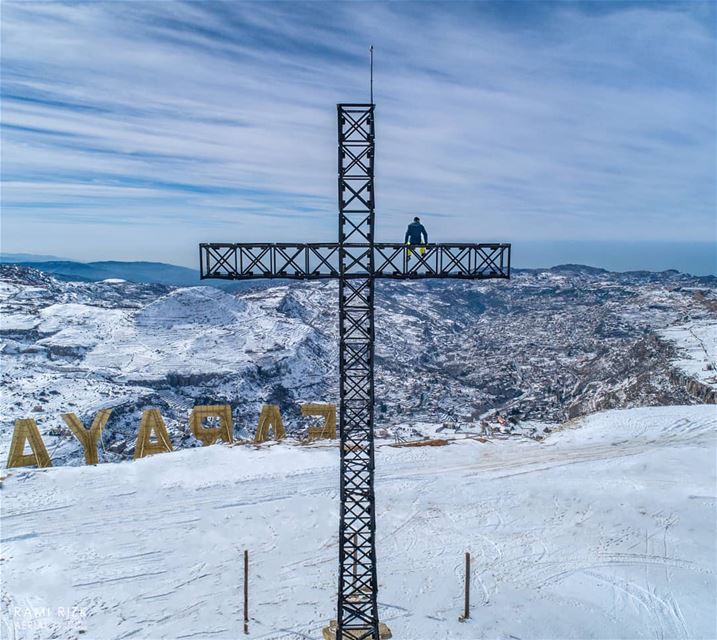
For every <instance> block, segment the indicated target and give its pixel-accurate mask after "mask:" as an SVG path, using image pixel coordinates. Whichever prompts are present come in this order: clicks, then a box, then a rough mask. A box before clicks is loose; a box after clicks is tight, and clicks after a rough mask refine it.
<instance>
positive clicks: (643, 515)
mask: <svg viewBox="0 0 717 640" xmlns="http://www.w3.org/2000/svg"><path fill="white" fill-rule="evenodd" d="M574 426H575V427H576V428H572V429H571V428H568V429H563V430H561V431H558V432H556V433H553V434H552V435H551V436H550V437H549V438H547V439H546V440H544V441H542V442H536V441H532V440H525V441H517V440H513V441H506V442H487V443H481V442H479V441H477V440H475V439H470V438H463V439H458V440H456V441H454V442H452V443H451V444H450V445H449V446H445V447H423V448H393V447H391V446H389V445H383V446H380V447H379V449H378V452H377V479H376V492H377V517H378V545H377V546H378V559H379V581H380V589H381V591H380V594H379V602H380V611H381V616H382V619H383V620H384V621H385V622H386V623H388V625H389V626H390V627H391V629H392V630H393V633H394V637H396V638H401V639H404V640H420V639H423V638H426V639H429V638H430V639H435V638H471V639H472V638H523V639H525V638H631V639H632V638H715V637H716V636H717V628H716V627H715V614H716V612H715V592H716V588H715V562H716V555H715V524H716V512H715V482H716V475H715V464H716V462H715V437H716V427H717V415H716V413H715V407H714V406H684V407H683V406H675V407H657V408H643V409H630V410H614V411H609V412H605V413H599V414H595V415H593V416H590V417H588V418H586V419H583V420H581V421H579V422H576V423H575V424H574ZM337 467H338V450H337V448H336V447H335V446H332V445H329V444H324V445H313V446H311V447H301V446H298V445H296V444H291V443H282V444H277V445H272V446H264V447H262V448H256V447H253V446H241V445H240V446H235V447H227V446H224V445H216V446H212V447H208V448H204V449H188V450H181V451H176V452H174V453H169V454H163V455H157V456H154V457H152V458H147V459H144V460H140V461H138V462H128V463H120V464H103V465H99V466H97V467H57V468H51V469H46V470H18V469H14V470H11V471H10V472H9V473H8V472H6V473H8V478H7V479H6V480H5V481H4V488H3V494H4V495H3V501H2V544H3V558H2V564H1V565H0V567H1V568H2V577H3V584H2V632H1V634H0V635H2V637H3V638H13V639H18V640H19V639H24V638H81V637H84V638H92V639H105V638H108V639H109V638H112V639H117V640H119V639H120V638H151V639H154V638H223V639H235V638H240V637H245V636H243V633H242V622H241V621H242V609H241V605H242V595H241V587H242V577H241V575H242V570H241V566H242V565H241V554H242V550H243V549H249V550H250V553H251V561H250V563H251V569H250V574H251V580H250V583H251V592H250V607H251V624H250V635H249V637H251V638H319V637H320V635H321V627H322V626H323V625H324V624H325V623H326V621H327V620H329V618H331V617H334V608H335V591H336V582H337V579H336V558H337V546H336V540H337V535H336V534H337V531H336V529H337V519H338V468H337ZM465 551H470V552H471V554H472V557H473V569H474V571H473V575H472V593H473V601H474V606H473V610H472V618H471V620H469V621H468V622H465V623H461V622H459V621H458V617H459V615H460V613H461V607H462V590H463V586H462V567H463V553H464V552H465ZM80 634H82V635H80Z"/></svg>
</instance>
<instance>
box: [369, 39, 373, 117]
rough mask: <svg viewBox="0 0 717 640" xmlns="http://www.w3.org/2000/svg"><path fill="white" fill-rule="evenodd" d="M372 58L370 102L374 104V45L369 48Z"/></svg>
mask: <svg viewBox="0 0 717 640" xmlns="http://www.w3.org/2000/svg"><path fill="white" fill-rule="evenodd" d="M369 53H370V58H371V92H370V93H371V99H370V100H369V104H373V45H371V47H370V48H369Z"/></svg>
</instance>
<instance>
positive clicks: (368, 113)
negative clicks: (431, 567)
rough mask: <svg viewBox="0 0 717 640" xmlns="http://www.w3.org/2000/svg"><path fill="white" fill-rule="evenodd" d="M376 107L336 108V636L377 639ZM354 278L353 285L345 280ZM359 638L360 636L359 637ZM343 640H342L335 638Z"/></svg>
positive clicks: (339, 106)
mask: <svg viewBox="0 0 717 640" xmlns="http://www.w3.org/2000/svg"><path fill="white" fill-rule="evenodd" d="M373 114H374V105H363V104H358V105H352V104H340V105H338V129H339V131H338V133H339V159H338V160H339V162H338V164H339V176H338V194H339V245H340V250H339V251H340V258H339V264H340V273H341V276H342V277H341V278H340V279H339V309H340V311H339V323H340V326H339V359H340V360H339V362H340V364H339V375H340V397H341V398H342V401H341V409H340V412H339V425H340V433H341V520H340V526H339V604H338V628H339V629H341V630H350V629H351V630H353V629H356V630H358V631H364V632H368V633H367V635H366V637H369V638H371V637H373V638H376V639H378V637H379V636H378V605H377V603H376V593H377V591H378V585H377V581H376V509H375V500H374V490H373V475H374V455H373V410H374V389H373V384H374V383H373V364H374V353H373V352H374V346H373V345H374V321H373V310H374V279H373V277H372V273H373V251H372V245H373V240H374V217H375V214H374V206H375V203H374V185H373V180H374V174H373V163H374V156H375V153H374V151H375V149H374V142H375V135H374V117H373ZM349 273H351V274H352V275H354V276H357V277H354V278H351V279H349V278H347V277H345V276H346V275H347V274H349ZM337 635H338V634H337ZM360 635H361V634H359V637H360ZM339 637H340V635H339Z"/></svg>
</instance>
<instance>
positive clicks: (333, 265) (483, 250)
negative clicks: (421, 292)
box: [199, 243, 510, 280]
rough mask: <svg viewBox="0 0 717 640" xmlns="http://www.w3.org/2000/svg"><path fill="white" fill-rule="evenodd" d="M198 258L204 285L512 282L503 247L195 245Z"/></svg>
mask: <svg viewBox="0 0 717 640" xmlns="http://www.w3.org/2000/svg"><path fill="white" fill-rule="evenodd" d="M371 251H373V263H371V261H370V259H369V258H370V257H371ZM342 252H343V253H342ZM342 255H343V270H342V269H341V265H340V262H341V256H342ZM199 257H200V265H201V277H202V279H203V280H204V279H221V280H253V279H259V278H291V279H300V280H319V279H327V278H340V277H344V278H366V277H373V278H394V279H418V278H458V279H472V280H482V279H488V278H509V277H510V244H503V243H483V244H463V243H457V244H427V245H418V246H417V245H414V246H409V245H405V244H401V243H393V244H378V243H376V244H373V245H368V244H346V243H344V244H343V245H340V244H339V243H325V244H324V243H321V244H318V243H302V244H268V243H267V244H261V243H253V244H250V243H246V244H232V243H205V244H200V245H199ZM371 264H373V267H371Z"/></svg>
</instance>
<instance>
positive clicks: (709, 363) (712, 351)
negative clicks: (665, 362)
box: [660, 316, 717, 389]
mask: <svg viewBox="0 0 717 640" xmlns="http://www.w3.org/2000/svg"><path fill="white" fill-rule="evenodd" d="M660 334H661V335H662V337H664V338H667V339H668V340H670V341H671V342H672V343H673V344H675V346H677V348H678V349H679V351H680V357H679V359H678V360H676V361H675V364H676V365H677V366H678V367H680V369H682V370H683V371H684V372H685V373H686V374H687V375H689V376H692V377H693V378H696V379H697V380H699V381H700V382H703V383H704V384H707V385H709V386H711V387H712V388H713V389H717V322H715V318H714V316H712V318H711V319H701V320H695V321H692V322H688V323H684V324H676V325H674V326H671V327H669V328H667V329H664V330H662V331H661V332H660Z"/></svg>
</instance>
